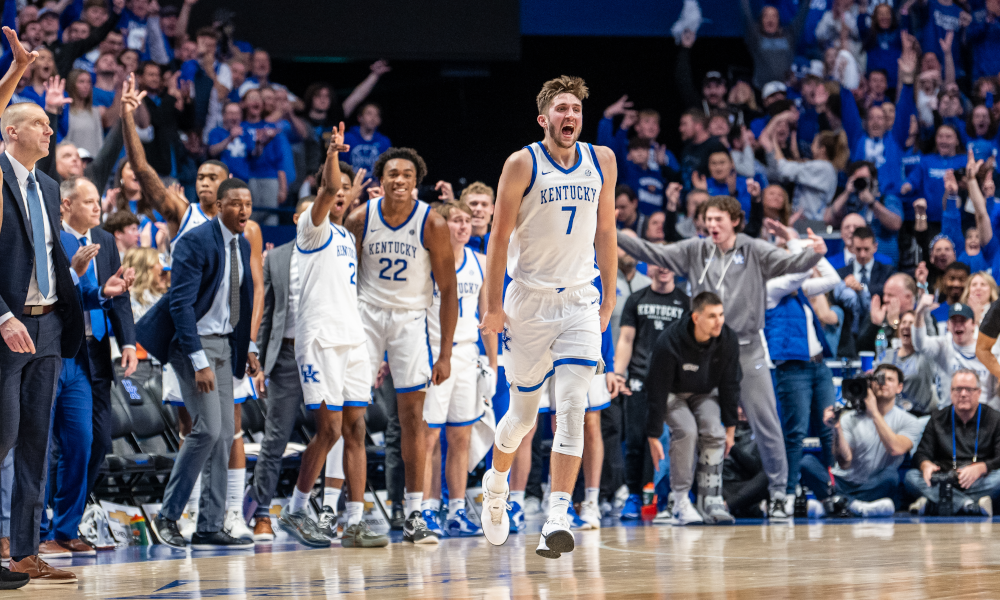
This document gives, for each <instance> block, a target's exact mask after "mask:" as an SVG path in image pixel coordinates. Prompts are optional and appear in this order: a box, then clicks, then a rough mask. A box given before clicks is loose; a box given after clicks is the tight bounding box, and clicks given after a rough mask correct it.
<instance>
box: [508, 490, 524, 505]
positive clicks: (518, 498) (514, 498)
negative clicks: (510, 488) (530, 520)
mask: <svg viewBox="0 0 1000 600" xmlns="http://www.w3.org/2000/svg"><path fill="white" fill-rule="evenodd" d="M507 500H508V501H509V502H517V503H518V504H520V505H521V507H522V508H523V507H524V490H521V491H520V492H511V493H510V497H509V498H508V499H507Z"/></svg>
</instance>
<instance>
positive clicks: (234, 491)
mask: <svg viewBox="0 0 1000 600" xmlns="http://www.w3.org/2000/svg"><path fill="white" fill-rule="evenodd" d="M246 482H247V470H246V467H244V468H242V469H229V482H228V483H227V484H226V510H232V509H234V508H238V509H240V510H241V511H242V510H243V488H244V487H246Z"/></svg>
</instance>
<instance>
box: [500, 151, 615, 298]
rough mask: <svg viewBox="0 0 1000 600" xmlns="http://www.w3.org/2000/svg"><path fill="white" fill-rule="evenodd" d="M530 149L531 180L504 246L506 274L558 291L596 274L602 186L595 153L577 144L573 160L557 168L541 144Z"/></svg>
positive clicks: (531, 284)
mask: <svg viewBox="0 0 1000 600" xmlns="http://www.w3.org/2000/svg"><path fill="white" fill-rule="evenodd" d="M526 148H527V149H528V151H529V152H531V161H532V169H531V182H530V183H529V184H528V189H527V190H525V192H524V198H522V199H521V209H520V210H519V211H518V213H517V223H516V225H515V226H514V233H512V234H511V236H510V248H509V249H508V250H507V274H508V275H509V276H510V278H511V279H513V280H514V281H516V282H518V283H520V284H521V285H524V286H526V287H529V288H542V289H553V288H555V289H558V288H568V287H574V286H578V285H583V284H586V283H590V282H591V281H593V280H594V278H595V277H597V274H598V271H597V267H596V264H595V262H594V258H595V254H594V236H595V234H596V233H597V202H598V198H599V197H600V195H601V187H602V186H603V185H604V174H603V173H602V172H601V167H600V163H598V161H597V154H596V153H595V152H594V147H593V146H591V145H590V144H583V143H579V142H578V143H577V144H576V156H577V158H576V164H575V165H573V166H572V167H570V168H568V169H564V168H562V167H560V166H559V165H558V164H557V163H556V162H555V161H554V160H553V159H552V157H551V156H549V152H548V150H546V149H545V146H544V145H542V143H541V142H536V143H534V144H531V145H530V146H526Z"/></svg>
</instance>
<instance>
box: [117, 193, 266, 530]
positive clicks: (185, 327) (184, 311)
mask: <svg viewBox="0 0 1000 600" xmlns="http://www.w3.org/2000/svg"><path fill="white" fill-rule="evenodd" d="M217 197H218V206H219V215H218V216H217V217H216V218H214V219H212V220H211V221H209V222H207V223H203V224H202V225H199V226H198V227H196V228H195V229H193V230H191V231H190V232H189V233H188V234H186V235H185V236H184V237H182V238H181V239H180V240H179V241H178V242H177V246H176V248H175V249H174V253H173V264H172V269H171V288H170V291H169V292H168V293H167V294H166V295H165V296H164V297H163V298H162V299H161V300H160V301H159V302H157V303H156V305H155V306H153V308H151V309H150V310H149V311H148V312H147V313H146V315H145V316H143V318H142V319H141V320H140V321H139V323H138V326H137V330H138V336H137V338H138V341H139V343H141V344H142V345H143V347H144V348H146V350H147V351H148V352H149V353H150V354H152V355H153V356H155V357H156V358H157V359H159V360H160V361H161V362H167V361H169V362H170V364H171V365H172V366H173V368H174V370H175V371H176V372H177V378H178V380H179V381H180V385H181V394H182V396H183V398H184V405H185V407H187V409H188V412H190V413H191V418H192V421H193V423H194V425H193V427H192V429H191V433H190V434H189V435H188V437H187V439H185V440H184V445H183V446H182V447H181V450H180V452H179V453H178V454H177V459H176V461H175V462H174V468H173V471H172V472H171V473H170V480H169V482H168V483H167V489H166V492H165V494H164V497H163V508H162V509H161V511H160V513H159V515H157V517H156V518H155V519H154V520H153V523H152V525H153V529H154V531H155V532H156V534H157V536H158V537H159V538H160V541H162V542H163V543H165V544H167V545H169V546H172V547H175V548H183V547H184V546H186V545H187V544H186V542H185V541H184V538H183V537H181V534H180V531H179V530H178V528H177V519H179V518H180V516H181V514H182V513H183V511H184V505H185V504H186V503H187V501H188V498H189V497H190V496H191V488H192V487H193V486H194V482H195V479H196V478H197V477H198V474H199V473H201V475H202V487H203V490H204V491H203V493H202V495H201V503H200V506H199V511H198V523H197V528H196V531H195V533H194V535H193V536H192V537H191V547H192V548H194V549H196V550H200V549H220V548H253V541H246V540H240V539H236V538H233V537H232V536H230V535H229V534H227V533H226V532H225V531H224V530H223V527H222V525H223V520H224V517H225V498H226V485H227V479H228V473H227V465H228V462H229V449H230V446H231V442H232V432H233V431H234V429H235V424H234V423H233V408H232V407H233V379H232V377H231V375H232V376H237V375H241V374H242V373H243V372H244V370H245V371H246V373H248V374H250V375H255V374H256V373H257V370H258V369H259V364H258V362H257V356H256V352H257V348H256V345H252V343H251V340H250V329H251V312H252V309H253V280H252V277H251V275H250V244H249V243H248V242H247V241H246V239H245V238H244V237H243V235H242V234H243V230H244V228H245V227H246V223H247V220H248V219H249V218H250V213H251V212H252V210H253V202H252V200H251V197H250V189H249V188H248V187H247V184H246V183H244V182H243V181H241V180H239V179H227V180H226V181H223V182H222V184H221V185H220V186H219V190H218V193H217Z"/></svg>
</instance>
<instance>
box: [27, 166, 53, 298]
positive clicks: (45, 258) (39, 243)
mask: <svg viewBox="0 0 1000 600" xmlns="http://www.w3.org/2000/svg"><path fill="white" fill-rule="evenodd" d="M27 192H28V193H27V196H28V215H29V218H30V219H31V244H32V246H34V248H35V279H36V280H37V281H38V291H39V293H41V294H42V298H48V297H49V253H48V252H47V251H46V249H45V217H44V216H43V215H42V202H41V200H39V199H38V190H37V189H36V188H35V174H34V173H30V172H29V173H28V190H27Z"/></svg>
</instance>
